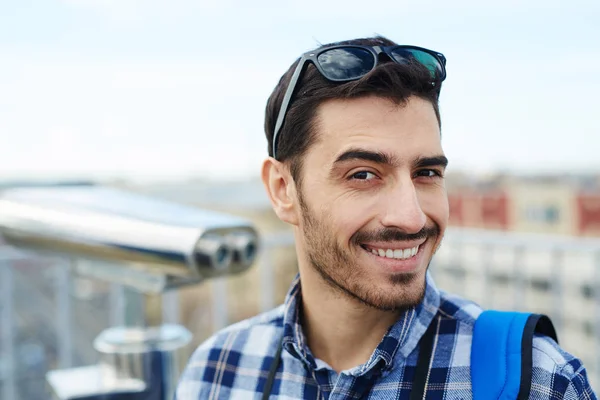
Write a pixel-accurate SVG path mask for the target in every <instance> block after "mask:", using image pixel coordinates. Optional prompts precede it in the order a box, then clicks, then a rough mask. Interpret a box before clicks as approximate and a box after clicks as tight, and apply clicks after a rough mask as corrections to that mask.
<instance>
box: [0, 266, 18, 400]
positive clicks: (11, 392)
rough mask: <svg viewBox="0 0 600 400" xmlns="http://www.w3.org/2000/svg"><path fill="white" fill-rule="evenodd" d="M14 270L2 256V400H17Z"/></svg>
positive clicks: (0, 294) (0, 290) (0, 371)
mask: <svg viewBox="0 0 600 400" xmlns="http://www.w3.org/2000/svg"><path fill="white" fill-rule="evenodd" d="M13 284H14V282H13V270H12V267H11V265H10V260H9V259H6V258H2V257H1V256H0V360H2V363H0V366H2V367H3V368H2V369H1V370H0V373H2V374H1V375H0V378H1V379H0V382H2V393H0V394H1V397H2V399H6V400H16V399H17V391H16V386H15V355H14V349H15V341H14V339H15V337H14V325H15V324H14V321H15V319H14V302H13Z"/></svg>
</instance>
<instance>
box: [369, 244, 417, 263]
mask: <svg viewBox="0 0 600 400" xmlns="http://www.w3.org/2000/svg"><path fill="white" fill-rule="evenodd" d="M418 252H419V246H415V247H413V248H411V249H395V250H394V249H387V250H383V249H371V253H373V254H375V255H377V256H379V257H386V258H395V259H398V260H406V259H408V258H411V257H414V256H415V255H416V254H417V253H418Z"/></svg>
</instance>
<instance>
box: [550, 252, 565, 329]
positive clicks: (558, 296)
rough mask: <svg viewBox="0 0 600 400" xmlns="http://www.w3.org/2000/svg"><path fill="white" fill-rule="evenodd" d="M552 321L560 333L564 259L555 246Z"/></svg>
mask: <svg viewBox="0 0 600 400" xmlns="http://www.w3.org/2000/svg"><path fill="white" fill-rule="evenodd" d="M552 254H553V257H552V272H551V274H552V277H551V278H552V312H553V314H552V321H553V323H554V325H555V326H556V330H557V332H558V334H559V335H560V331H561V328H562V325H563V323H564V320H563V318H564V313H563V304H564V301H563V296H564V292H563V282H562V268H563V261H564V251H563V250H561V249H559V248H555V249H554V250H553V251H552Z"/></svg>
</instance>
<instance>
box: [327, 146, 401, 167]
mask: <svg viewBox="0 0 600 400" xmlns="http://www.w3.org/2000/svg"><path fill="white" fill-rule="evenodd" d="M349 160H362V161H371V162H374V163H377V164H386V165H396V164H398V163H397V160H396V158H395V157H394V156H392V155H391V154H389V153H385V152H382V151H371V150H365V149H349V150H346V151H345V152H343V153H342V154H340V155H339V156H338V157H337V158H336V159H335V161H334V162H333V164H334V165H335V164H339V163H343V162H344V161H349Z"/></svg>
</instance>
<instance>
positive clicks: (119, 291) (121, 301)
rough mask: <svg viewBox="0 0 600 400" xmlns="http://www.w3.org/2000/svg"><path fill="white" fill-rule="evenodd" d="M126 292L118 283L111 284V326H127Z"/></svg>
mask: <svg viewBox="0 0 600 400" xmlns="http://www.w3.org/2000/svg"><path fill="white" fill-rule="evenodd" d="M124 292H125V290H124V288H123V285H120V284H118V283H111V284H110V294H109V296H110V297H109V303H108V304H109V307H110V309H109V312H110V325H111V326H124V325H125V293H124Z"/></svg>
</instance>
